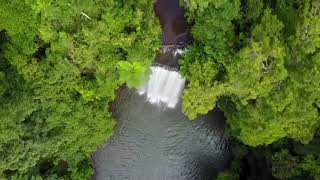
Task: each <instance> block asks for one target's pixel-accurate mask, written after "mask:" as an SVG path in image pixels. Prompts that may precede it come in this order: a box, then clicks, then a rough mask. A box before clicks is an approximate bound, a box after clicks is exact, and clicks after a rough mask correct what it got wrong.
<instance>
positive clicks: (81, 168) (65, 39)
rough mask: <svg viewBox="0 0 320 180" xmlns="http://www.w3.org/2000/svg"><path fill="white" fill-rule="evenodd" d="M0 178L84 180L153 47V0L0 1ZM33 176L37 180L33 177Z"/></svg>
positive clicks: (156, 35) (153, 52) (155, 24)
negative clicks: (122, 92) (113, 108)
mask: <svg viewBox="0 0 320 180" xmlns="http://www.w3.org/2000/svg"><path fill="white" fill-rule="evenodd" d="M0 4H1V6H0V30H1V54H0V64H1V67H0V95H1V96H0V101H1V104H0V115H1V116H0V179H2V178H6V177H7V178H9V177H12V178H13V179H27V177H29V178H30V177H31V176H34V178H36V177H37V176H42V177H46V178H47V179H57V178H62V179H85V178H86V177H89V176H91V175H92V174H93V171H92V168H91V164H90V156H91V154H92V152H93V151H95V150H96V149H97V147H99V146H101V145H103V144H104V143H105V142H106V141H107V139H109V137H110V136H111V135H112V133H113V127H114V125H115V120H114V119H113V118H112V116H111V113H110V112H109V111H108V110H109V102H111V101H112V100H114V99H115V97H116V92H115V90H116V89H118V88H119V86H120V85H121V84H123V82H124V81H126V82H128V85H131V86H136V85H138V84H139V80H140V75H141V73H146V72H147V71H146V70H147V69H148V68H147V67H149V65H150V64H151V63H152V60H153V58H154V56H155V55H156V52H157V50H158V49H159V47H160V34H161V29H160V26H159V23H158V18H156V17H155V15H154V11H153V0H139V1H137V0H131V1H119V0H107V1H106V0H95V1H77V0H60V1H54V0H26V1H24V0H0ZM38 178H40V177H38Z"/></svg>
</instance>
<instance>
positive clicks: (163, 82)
mask: <svg viewBox="0 0 320 180" xmlns="http://www.w3.org/2000/svg"><path fill="white" fill-rule="evenodd" d="M184 85H185V79H184V78H183V77H182V76H181V75H180V74H179V72H177V71H175V70H170V69H168V68H165V67H162V66H151V74H150V79H149V81H148V82H147V83H146V85H145V86H144V87H142V88H140V89H139V90H138V92H139V94H141V95H142V94H146V95H147V99H148V101H149V102H151V103H153V104H161V103H162V104H165V105H166V106H167V107H169V108H174V107H175V106H176V104H177V103H178V102H179V98H180V95H181V93H182V90H183V88H184Z"/></svg>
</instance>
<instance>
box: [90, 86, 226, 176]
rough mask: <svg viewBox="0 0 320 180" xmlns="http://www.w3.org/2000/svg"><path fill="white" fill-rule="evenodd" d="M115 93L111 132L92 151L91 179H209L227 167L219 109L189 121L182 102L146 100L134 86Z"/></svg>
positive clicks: (222, 118)
mask: <svg viewBox="0 0 320 180" xmlns="http://www.w3.org/2000/svg"><path fill="white" fill-rule="evenodd" d="M120 97H121V98H120V99H119V100H118V103H117V104H116V110H117V111H116V112H115V116H116V118H117V120H118V123H117V127H116V129H115V133H114V136H113V137H112V138H111V139H110V141H109V142H108V143H107V144H106V145H105V146H104V147H102V148H101V149H99V150H98V151H97V152H96V153H94V155H93V164H94V169H95V176H94V179H97V180H109V179H110V180H118V179H119V180H122V179H129V180H131V179H132V180H133V179H137V180H158V179H159V180H163V179H170V180H171V179H177V180H179V179H181V180H186V179H187V180H188V179H190V180H193V179H194V180H199V179H204V180H205V179H211V180H212V179H214V177H215V176H216V174H217V172H218V171H220V170H222V169H224V168H225V167H226V166H227V164H228V160H229V150H228V143H227V141H226V139H225V137H224V117H223V113H222V112H221V111H218V110H215V111H212V112H210V113H209V114H208V115H206V116H203V117H199V118H198V119H197V120H195V121H189V120H188V119H187V118H186V117H185V116H184V115H183V114H182V113H181V110H180V108H181V105H179V106H178V107H177V108H176V109H167V108H165V107H161V106H158V105H151V104H149V103H148V102H146V97H144V96H140V95H139V94H138V93H136V92H135V91H133V90H124V91H123V92H122V94H121V96H120Z"/></svg>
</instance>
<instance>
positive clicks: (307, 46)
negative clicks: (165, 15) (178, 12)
mask: <svg viewBox="0 0 320 180" xmlns="http://www.w3.org/2000/svg"><path fill="white" fill-rule="evenodd" d="M181 2H182V3H183V4H184V6H185V8H186V9H187V18H188V20H189V22H190V24H191V25H192V34H193V37H194V42H193V44H192V45H191V46H189V51H188V53H187V54H186V55H185V56H184V57H183V59H182V60H181V61H180V62H181V71H182V73H183V74H184V76H185V77H187V79H188V80H189V84H188V87H187V89H186V90H185V91H184V95H183V110H184V112H185V114H186V115H187V116H188V117H189V118H190V119H194V118H195V117H197V116H198V115H201V114H206V113H207V112H208V111H210V110H212V109H213V108H215V107H216V106H217V107H219V108H221V109H222V110H223V111H224V112H225V116H226V123H227V132H228V135H229V137H230V138H231V139H233V142H232V149H233V162H232V164H231V169H230V170H228V171H226V172H224V173H221V174H220V176H219V179H238V178H243V179H272V178H278V179H289V178H293V179H310V178H311V179H312V178H315V179H320V159H319V158H320V130H317V128H318V126H319V110H320V83H319V82H320V1H319V0H303V1H301V0H241V1H240V0H189V1H181ZM272 143H273V144H272ZM270 144H272V145H270ZM267 145H270V146H267ZM259 168H260V170H259ZM261 169H262V171H265V172H259V171H261ZM268 171H271V172H268ZM268 173H269V176H268ZM271 173H272V175H273V177H271V176H270V174H271Z"/></svg>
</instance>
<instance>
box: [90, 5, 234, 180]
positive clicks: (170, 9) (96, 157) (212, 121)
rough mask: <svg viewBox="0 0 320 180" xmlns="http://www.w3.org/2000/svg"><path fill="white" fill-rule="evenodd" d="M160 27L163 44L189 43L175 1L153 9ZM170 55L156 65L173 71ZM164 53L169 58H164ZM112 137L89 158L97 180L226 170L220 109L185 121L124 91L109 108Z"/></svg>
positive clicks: (161, 179) (197, 179) (159, 179)
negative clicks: (158, 19)
mask: <svg viewBox="0 0 320 180" xmlns="http://www.w3.org/2000/svg"><path fill="white" fill-rule="evenodd" d="M155 10H156V14H157V15H158V16H159V18H160V22H161V25H162V29H163V38H162V44H163V45H164V46H167V45H173V47H175V48H184V46H185V45H186V44H187V43H188V41H189V40H190V39H191V38H190V34H189V32H190V31H189V30H188V26H187V23H186V21H185V19H184V12H183V10H182V9H181V8H180V7H179V0H158V1H157V3H156V5H155ZM170 53H171V52H170V51H169V52H166V53H164V54H160V55H159V56H158V57H157V58H156V60H155V61H156V62H157V63H160V64H163V65H165V66H170V67H176V66H177V64H178V63H177V59H174V63H172V56H171V55H172V53H171V55H170ZM168 54H169V55H168ZM113 109H114V116H115V118H116V119H117V125H116V128H115V131H114V135H113V137H112V138H111V139H110V140H109V141H108V143H107V144H105V145H104V146H103V147H102V148H100V149H98V150H97V151H96V152H95V153H94V154H93V157H92V161H93V166H94V170H95V175H94V177H93V179H97V180H122V179H126V180H166V179H168V180H171V179H174V180H180V179H181V180H202V179H203V180H206V179H211V180H212V179H214V177H215V176H216V175H217V173H218V172H219V171H221V170H223V169H225V168H226V167H227V166H228V162H229V159H230V150H229V146H228V141H227V139H226V138H225V136H224V116H223V112H221V111H220V110H217V109H216V110H214V111H211V112H209V113H208V114H207V115H205V116H201V117H199V118H197V119H196V120H194V121H190V120H188V119H187V117H186V116H185V115H184V114H183V113H182V112H181V102H179V103H178V104H177V105H176V106H175V108H168V107H165V106H164V105H159V104H151V103H149V102H148V100H147V97H146V95H139V93H137V91H136V90H132V89H127V88H124V89H122V90H121V91H120V92H119V97H118V99H117V101H116V103H115V105H114V108H113Z"/></svg>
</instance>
